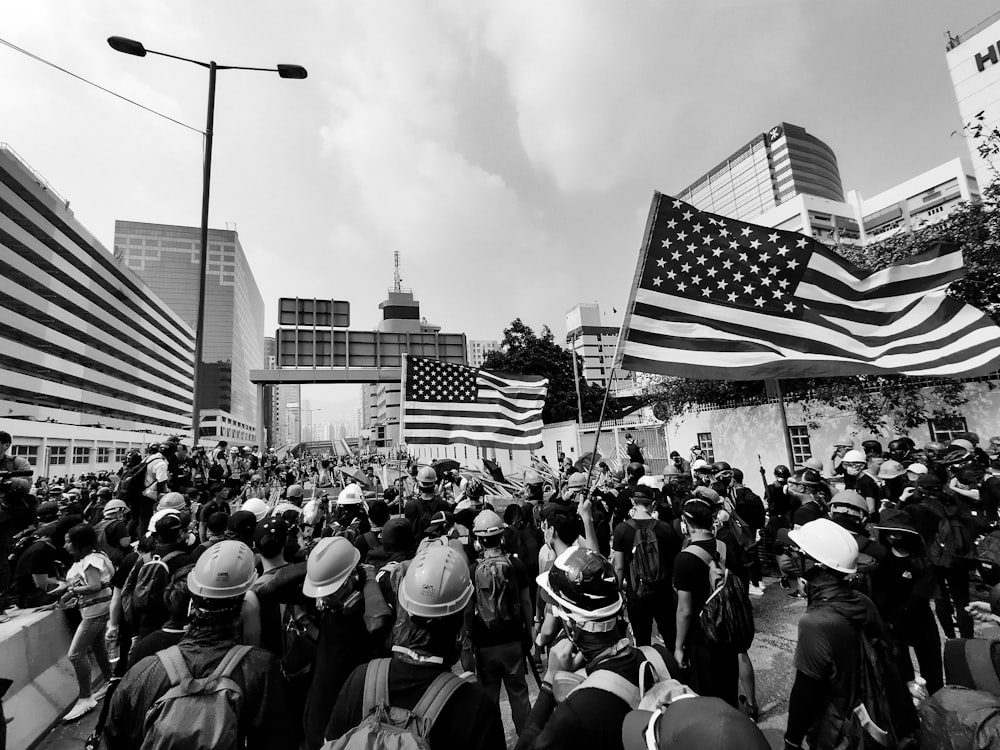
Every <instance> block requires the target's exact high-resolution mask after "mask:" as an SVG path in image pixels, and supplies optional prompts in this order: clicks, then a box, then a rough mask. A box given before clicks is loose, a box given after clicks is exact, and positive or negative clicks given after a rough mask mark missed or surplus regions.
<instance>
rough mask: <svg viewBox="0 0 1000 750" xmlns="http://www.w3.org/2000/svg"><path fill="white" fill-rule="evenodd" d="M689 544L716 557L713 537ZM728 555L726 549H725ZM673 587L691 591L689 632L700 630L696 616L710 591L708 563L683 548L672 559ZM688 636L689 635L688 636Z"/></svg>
mask: <svg viewBox="0 0 1000 750" xmlns="http://www.w3.org/2000/svg"><path fill="white" fill-rule="evenodd" d="M691 545H696V546H698V547H701V548H702V549H703V550H705V551H706V552H708V553H709V554H710V555H712V557H715V558H718V549H717V541H716V540H715V539H706V540H699V541H696V542H691ZM727 557H728V550H727ZM674 588H675V589H677V590H678V591H688V592H690V593H691V625H690V631H689V632H690V633H691V634H693V633H694V632H695V631H698V630H700V629H699V625H698V616H699V615H700V614H701V608H702V607H704V606H705V602H706V601H707V600H708V597H709V595H710V594H711V593H712V591H711V588H710V584H709V580H708V565H706V564H705V563H704V562H702V560H701V558H700V557H698V556H697V555H695V554H693V553H691V552H684V551H683V550H682V551H681V552H679V553H678V554H677V559H676V560H675V561H674ZM689 637H690V636H689Z"/></svg>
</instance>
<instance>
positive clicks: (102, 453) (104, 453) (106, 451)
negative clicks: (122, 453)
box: [97, 448, 111, 464]
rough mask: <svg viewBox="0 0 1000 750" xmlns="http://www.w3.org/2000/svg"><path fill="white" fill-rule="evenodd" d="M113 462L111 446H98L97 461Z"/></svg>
mask: <svg viewBox="0 0 1000 750" xmlns="http://www.w3.org/2000/svg"><path fill="white" fill-rule="evenodd" d="M110 462H111V449H110V448H98V449H97V463H99V464H106V463H110Z"/></svg>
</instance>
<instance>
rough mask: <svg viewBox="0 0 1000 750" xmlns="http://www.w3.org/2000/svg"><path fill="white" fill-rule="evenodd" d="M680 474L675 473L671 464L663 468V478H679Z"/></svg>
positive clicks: (675, 468)
mask: <svg viewBox="0 0 1000 750" xmlns="http://www.w3.org/2000/svg"><path fill="white" fill-rule="evenodd" d="M680 475H681V473H680V472H679V471H677V467H676V466H674V465H673V464H667V465H666V466H664V467H663V476H665V477H679V476H680Z"/></svg>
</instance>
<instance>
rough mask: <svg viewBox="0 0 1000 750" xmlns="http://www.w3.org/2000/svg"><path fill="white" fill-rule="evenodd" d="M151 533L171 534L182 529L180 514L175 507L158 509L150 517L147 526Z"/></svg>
mask: <svg viewBox="0 0 1000 750" xmlns="http://www.w3.org/2000/svg"><path fill="white" fill-rule="evenodd" d="M147 530H148V531H149V533H150V534H154V533H155V534H164V533H165V534H170V533H171V532H176V531H180V530H181V517H180V514H179V513H178V512H177V511H176V510H174V509H173V508H165V509H164V510H158V511H156V512H155V513H154V514H153V517H152V518H150V519H149V526H148V528H147Z"/></svg>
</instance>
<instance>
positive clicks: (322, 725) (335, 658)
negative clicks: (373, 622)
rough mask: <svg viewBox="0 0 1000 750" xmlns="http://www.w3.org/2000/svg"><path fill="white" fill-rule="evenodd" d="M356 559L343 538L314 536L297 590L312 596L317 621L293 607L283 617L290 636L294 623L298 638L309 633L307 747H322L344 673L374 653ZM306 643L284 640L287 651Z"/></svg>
mask: <svg viewBox="0 0 1000 750" xmlns="http://www.w3.org/2000/svg"><path fill="white" fill-rule="evenodd" d="M360 562H361V553H360V552H359V551H358V550H357V548H356V547H355V546H354V545H353V544H351V542H350V541H348V540H347V539H346V538H345V537H326V538H324V539H320V540H319V542H318V543H317V544H316V546H315V547H314V548H313V550H312V551H311V552H310V553H309V559H308V561H307V562H306V578H305V582H304V583H303V586H302V592H303V593H304V594H305V595H306V596H307V597H309V598H310V599H314V600H315V605H316V609H317V610H318V612H319V620H318V621H314V620H312V619H311V618H312V617H314V613H310V612H295V611H294V610H293V614H294V615H295V622H290V621H288V620H286V622H285V625H286V633H287V634H288V636H289V638H290V639H291V636H292V634H291V633H289V628H290V627H294V626H295V624H296V623H297V624H298V626H299V630H300V631H302V632H303V635H302V639H309V638H315V657H314V662H313V666H312V669H311V671H312V682H311V684H310V686H309V692H308V696H307V698H306V703H305V710H304V714H303V730H304V732H305V744H306V747H307V748H310V750H315V749H316V748H319V747H321V746H322V744H323V738H324V731H325V730H326V726H327V723H328V722H329V721H330V712H331V710H332V709H333V705H334V702H335V701H336V700H337V695H338V693H340V691H341V688H342V687H343V686H344V683H345V682H346V681H347V678H348V676H350V674H351V672H352V671H353V670H354V668H355V667H357V666H358V665H359V664H364V663H365V662H367V661H368V660H369V659H371V658H372V657H373V656H375V655H376V653H377V647H378V642H377V640H376V639H375V638H373V637H372V635H371V634H370V633H369V631H368V628H367V626H366V624H365V597H364V592H363V585H364V582H365V578H366V576H367V573H366V572H365V571H363V570H362V569H361V567H360V565H359V564H360ZM300 615H301V616H300ZM306 646H307V643H303V642H302V641H301V640H299V642H297V643H293V642H291V640H290V641H289V650H291V649H292V648H294V649H296V651H298V652H299V653H305V652H306ZM295 671H298V667H296V668H295Z"/></svg>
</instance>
